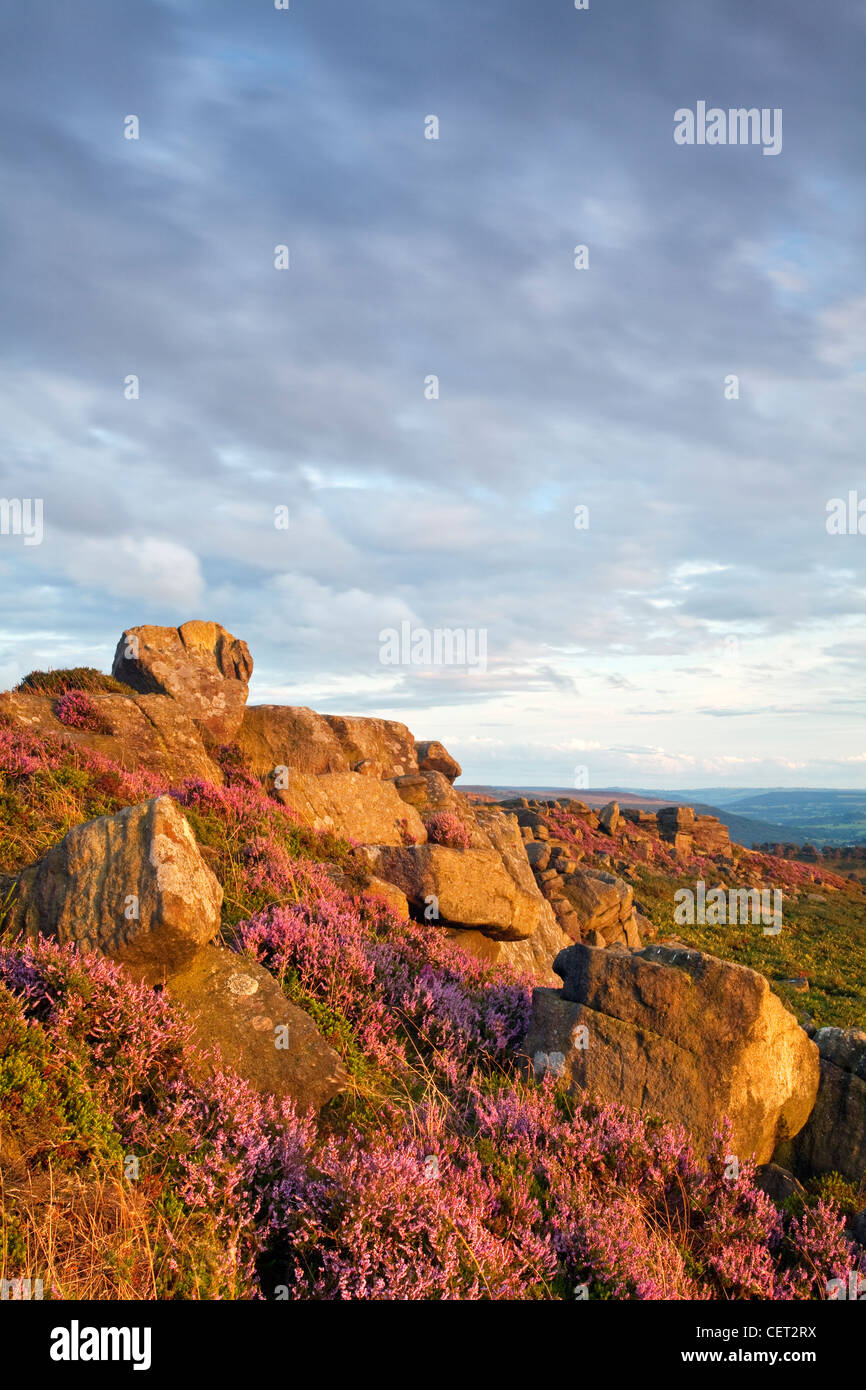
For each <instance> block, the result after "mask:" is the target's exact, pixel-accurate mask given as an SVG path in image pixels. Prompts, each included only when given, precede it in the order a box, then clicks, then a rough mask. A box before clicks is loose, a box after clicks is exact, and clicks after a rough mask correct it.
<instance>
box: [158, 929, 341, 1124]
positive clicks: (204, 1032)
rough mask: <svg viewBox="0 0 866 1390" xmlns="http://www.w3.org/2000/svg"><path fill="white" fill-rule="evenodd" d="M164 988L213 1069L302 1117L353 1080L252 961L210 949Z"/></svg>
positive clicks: (310, 1025) (306, 1017)
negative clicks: (230, 1073)
mask: <svg viewBox="0 0 866 1390" xmlns="http://www.w3.org/2000/svg"><path fill="white" fill-rule="evenodd" d="M165 988H166V992H167V993H168V994H169V996H170V997H171V999H172V1000H173V1001H174V1002H175V1003H176V1004H180V1005H181V1006H182V1007H183V1008H184V1009H185V1010H186V1011H187V1013H188V1014H189V1015H190V1018H191V1019H192V1021H193V1024H194V1028H195V1036H196V1041H197V1042H198V1044H199V1046H200V1047H201V1048H204V1049H206V1050H207V1051H208V1052H209V1053H210V1054H211V1055H210V1056H209V1057H208V1060H207V1069H208V1070H213V1069H214V1068H215V1067H216V1066H218V1065H219V1064H220V1061H221V1062H222V1063H223V1064H224V1065H226V1066H228V1067H231V1068H232V1069H233V1070H234V1071H237V1072H238V1073H239V1074H240V1075H241V1076H243V1077H244V1078H245V1079H246V1080H247V1081H249V1082H250V1084H251V1085H252V1086H254V1087H255V1089H256V1090H257V1091H260V1092H262V1093H263V1094H270V1095H275V1096H277V1097H282V1096H290V1097H291V1098H292V1100H294V1102H295V1104H296V1105H297V1106H298V1108H299V1109H301V1110H306V1109H307V1108H309V1107H311V1108H312V1109H314V1110H318V1109H319V1108H320V1107H321V1106H322V1105H324V1104H325V1102H326V1101H329V1100H330V1099H331V1097H332V1096H335V1095H336V1094H337V1093H338V1092H339V1091H341V1090H343V1089H344V1087H345V1085H346V1082H347V1080H348V1077H347V1075H346V1070H345V1068H344V1066H343V1063H342V1061H341V1060H340V1058H339V1056H338V1055H337V1053H336V1052H335V1051H334V1049H333V1048H332V1047H330V1046H329V1045H328V1043H326V1042H325V1040H324V1038H323V1037H322V1036H321V1034H320V1032H319V1030H318V1028H317V1027H316V1025H315V1023H314V1022H313V1020H312V1019H311V1018H310V1017H309V1015H308V1014H305V1013H304V1012H303V1010H302V1009H298V1008H296V1007H295V1006H294V1005H293V1004H290V1003H289V1001H288V999H287V998H286V996H285V994H284V993H283V991H282V990H281V989H280V986H279V985H278V984H277V981H276V980H275V979H274V977H273V975H271V974H269V973H268V971H267V970H265V969H264V967H263V966H261V965H259V964H257V963H256V962H255V961H251V960H247V959H246V958H245V957H243V956H237V955H235V954H234V953H233V952H231V951H225V950H221V949H220V948H218V947H216V946H208V947H205V948H204V949H203V950H201V951H198V952H197V953H196V955H195V956H194V957H193V958H192V960H191V961H190V962H189V964H188V965H187V967H186V969H185V970H183V971H180V972H178V973H176V974H174V975H170V976H169V978H168V979H167V980H166V982H165ZM214 1050H215V1053H216V1055H214Z"/></svg>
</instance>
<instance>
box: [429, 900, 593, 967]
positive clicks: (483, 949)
mask: <svg viewBox="0 0 866 1390" xmlns="http://www.w3.org/2000/svg"><path fill="white" fill-rule="evenodd" d="M444 931H445V934H446V936H448V937H449V938H450V940H452V941H454V942H456V944H457V945H458V946H460V947H461V948H462V949H463V950H464V951H467V952H468V954H469V955H471V956H474V957H475V958H476V959H477V960H481V961H483V962H484V963H485V965H509V966H511V967H512V968H513V969H514V970H517V971H519V973H520V974H521V975H526V976H527V977H528V978H529V979H530V980H531V981H532V982H533V983H534V984H537V985H558V984H559V977H558V976H557V975H556V974H554V970H553V962H554V960H555V959H556V957H557V955H558V954H559V952H560V951H561V950H563V948H564V947H566V946H570V945H571V940H570V939H569V937H567V936H566V935H565V933H564V932H563V931H562V930H561V928H560V927H559V926H558V925H557V922H556V918H555V917H554V915H553V913H552V912H551V910H550V906H549V905H548V904H547V903H544V904H543V906H542V909H541V915H540V920H539V924H538V927H537V928H536V930H535V931H534V932H533V934H532V936H530V937H527V938H525V939H524V940H523V941H497V940H494V939H493V938H492V937H489V936H485V935H484V934H483V933H482V932H480V931H472V930H471V929H469V928H465V927H445V928H444Z"/></svg>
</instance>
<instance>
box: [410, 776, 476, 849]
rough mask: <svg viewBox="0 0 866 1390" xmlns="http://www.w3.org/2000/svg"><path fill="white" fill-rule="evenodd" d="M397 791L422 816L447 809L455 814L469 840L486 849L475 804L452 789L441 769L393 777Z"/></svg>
mask: <svg viewBox="0 0 866 1390" xmlns="http://www.w3.org/2000/svg"><path fill="white" fill-rule="evenodd" d="M394 786H395V788H396V790H397V794H398V795H399V796H400V797H402V799H403V800H404V801H405V802H406V803H407V805H409V806H414V807H415V810H416V811H417V812H418V814H419V815H421V816H429V815H436V814H437V813H438V812H440V811H447V812H448V813H449V814H450V815H452V816H456V817H457V819H458V820H459V821H460V823H461V825H462V826H463V828H464V830H465V831H466V833H467V835H468V836H469V843H470V845H471V846H472V847H473V848H475V849H486V848H488V847H489V845H490V837H489V835H488V834H487V833H486V831H484V830H483V829H482V828H481V825H480V823H479V819H478V816H477V814H476V813H477V809H478V808H477V807H475V806H473V805H472V802H471V801H467V800H466V797H465V796H461V794H460V792H458V791H455V790H454V788H453V787H452V785H451V783H450V782H449V781H448V778H447V777H446V776H445V775H444V773H442V772H415V773H410V774H409V775H408V776H406V777H397V778H395V779H394Z"/></svg>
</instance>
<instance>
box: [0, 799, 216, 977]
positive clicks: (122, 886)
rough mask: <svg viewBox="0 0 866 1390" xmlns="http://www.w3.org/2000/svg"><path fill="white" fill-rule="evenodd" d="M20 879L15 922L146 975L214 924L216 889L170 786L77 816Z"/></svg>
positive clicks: (209, 933) (206, 937) (159, 973)
mask: <svg viewBox="0 0 866 1390" xmlns="http://www.w3.org/2000/svg"><path fill="white" fill-rule="evenodd" d="M17 882H18V891H17V897H16V900H15V902H14V903H13V906H12V912H11V919H10V920H11V925H12V927H13V930H14V929H16V928H20V929H23V931H24V932H25V933H26V934H27V935H29V936H35V935H38V934H39V933H40V932H41V933H42V934H43V935H44V936H54V937H56V938H57V939H58V940H59V941H60V942H61V943H65V942H67V941H73V942H75V944H76V945H77V946H79V947H80V948H81V949H82V950H91V951H92V950H96V951H101V952H102V953H103V955H106V956H111V957H112V958H113V959H115V960H118V961H122V962H123V963H124V964H125V965H126V966H127V967H128V968H129V969H130V971H131V973H133V974H134V975H135V976H136V977H137V978H140V979H145V980H147V982H148V983H149V984H155V983H157V982H159V981H160V980H161V979H162V978H163V976H164V975H167V974H170V973H171V972H172V971H176V970H178V969H181V968H183V967H184V966H185V965H186V963H187V962H188V961H189V960H190V959H191V958H192V956H193V955H194V954H195V952H196V951H197V950H199V948H200V947H202V946H204V945H205V944H206V943H207V942H209V941H210V940H212V938H213V937H214V936H215V935H216V934H217V932H218V931H219V925H220V907H221V904H222V896H223V890H222V888H221V887H220V885H219V883H218V882H217V879H216V877H215V876H214V874H213V873H212V872H211V870H210V869H209V868H208V866H207V864H206V863H205V861H204V859H203V858H202V856H201V853H200V851H199V847H198V845H197V843H196V839H195V836H194V835H193V833H192V830H191V828H190V825H189V822H188V821H187V819H186V817H185V816H184V815H183V813H182V812H181V810H180V809H179V807H178V806H177V804H176V802H174V801H172V799H171V797H170V796H158V797H154V798H153V799H152V800H151V801H145V802H143V803H142V804H140V805H138V806H127V807H125V808H124V810H122V811H119V812H118V813H117V815H115V816H102V817H100V819H99V820H92V821H87V822H86V823H85V824H83V825H77V826H75V827H74V829H72V830H70V831H69V832H68V834H67V835H65V836H64V838H63V839H62V840H61V841H60V843H59V844H58V845H55V846H54V848H53V849H51V850H49V852H48V853H47V854H46V855H45V857H44V858H43V859H41V860H40V861H39V863H38V864H34V865H33V866H32V867H31V868H29V869H25V870H24V872H23V874H21V875H20V876H19V878H18V881H17Z"/></svg>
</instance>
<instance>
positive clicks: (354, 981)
mask: <svg viewBox="0 0 866 1390" xmlns="http://www.w3.org/2000/svg"><path fill="white" fill-rule="evenodd" d="M287 872H290V873H291V874H292V875H293V883H294V884H295V886H296V887H303V896H304V900H303V901H299V902H297V903H296V904H295V905H294V906H286V907H272V908H268V909H266V910H265V911H263V912H260V913H257V914H255V915H254V916H253V917H251V918H250V919H249V920H248V921H246V922H242V923H241V924H240V926H239V928H238V944H239V946H240V948H241V949H243V950H250V951H251V952H252V953H253V954H254V955H255V957H256V959H257V960H258V961H259V962H260V963H261V964H263V965H265V966H266V967H267V968H268V969H269V970H271V971H273V973H274V974H275V975H277V976H278V978H281V979H283V980H287V981H288V982H289V983H290V984H293V985H294V986H295V987H296V988H297V989H298V990H300V991H301V993H302V995H303V997H304V998H307V999H311V1000H314V1001H315V1002H316V1003H317V1004H319V1005H320V1006H325V1007H326V1008H327V1010H328V1012H329V1014H330V1015H331V1016H332V1017H337V1018H339V1019H341V1020H344V1021H345V1023H347V1024H348V1025H349V1027H350V1028H351V1030H352V1033H353V1035H354V1038H355V1039H356V1041H357V1044H358V1046H359V1047H360V1048H361V1049H362V1050H363V1051H364V1052H365V1053H366V1054H368V1056H370V1057H371V1058H372V1059H373V1060H374V1061H375V1062H376V1063H377V1064H379V1065H389V1066H392V1067H405V1066H407V1065H409V1063H410V1061H411V1060H412V1059H413V1058H419V1057H423V1058H424V1060H425V1062H426V1063H427V1065H431V1066H433V1067H434V1069H436V1070H437V1071H439V1072H440V1073H441V1074H442V1075H443V1076H445V1077H446V1078H447V1079H448V1080H449V1081H451V1082H452V1083H453V1082H455V1081H456V1080H457V1078H458V1077H459V1076H461V1075H464V1074H468V1073H469V1072H470V1071H471V1070H472V1069H473V1068H475V1067H478V1066H482V1067H483V1066H489V1065H490V1063H491V1062H492V1061H493V1060H494V1059H504V1058H506V1057H507V1055H508V1054H509V1051H510V1050H511V1049H513V1048H514V1047H515V1046H516V1044H518V1043H519V1042H520V1041H521V1040H522V1038H523V1036H524V1034H525V1032H526V1029H527V1027H528V1024H529V1012H530V993H529V987H528V985H527V984H526V983H525V982H523V981H522V980H519V979H518V978H517V977H516V976H515V975H513V974H512V973H511V972H509V971H507V970H505V969H503V968H501V967H500V968H498V969H497V970H496V971H491V970H490V969H489V968H488V967H484V966H482V965H481V964H480V963H479V962H477V961H474V960H472V959H471V958H470V957H468V956H467V955H465V953H464V952H463V951H461V950H460V949H459V947H457V946H454V945H452V944H451V943H450V942H448V941H447V940H445V939H444V938H443V937H442V936H441V935H440V934H439V933H438V932H437V931H435V930H432V931H431V929H430V928H429V927H427V926H424V925H421V924H419V923H413V922H404V921H401V920H400V919H399V918H398V916H397V914H396V912H394V911H393V909H391V908H389V907H388V906H387V905H386V904H384V903H383V902H382V900H381V899H379V898H377V897H375V896H373V895H365V897H364V899H363V901H362V902H361V903H360V904H357V903H355V902H354V901H353V900H352V898H350V897H349V896H348V894H347V893H345V892H344V891H343V890H342V889H341V888H339V887H338V886H337V885H336V884H335V883H334V882H333V881H332V880H331V879H330V878H328V876H327V875H326V874H325V873H324V872H323V871H322V870H317V868H316V866H314V865H310V864H306V863H304V862H303V861H298V862H297V863H295V864H293V865H290V866H288V868H287ZM338 1041H339V1040H338V1039H335V1042H338Z"/></svg>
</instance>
